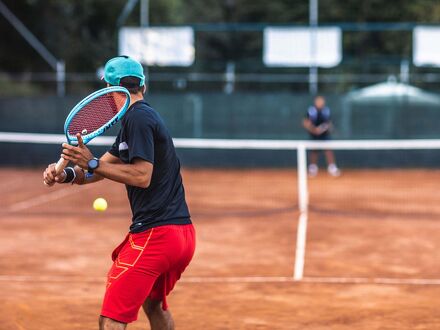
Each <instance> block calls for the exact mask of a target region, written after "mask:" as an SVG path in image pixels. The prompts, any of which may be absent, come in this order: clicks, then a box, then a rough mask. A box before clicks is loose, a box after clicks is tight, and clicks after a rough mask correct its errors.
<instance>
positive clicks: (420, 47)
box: [413, 26, 440, 66]
mask: <svg viewBox="0 0 440 330" xmlns="http://www.w3.org/2000/svg"><path fill="white" fill-rule="evenodd" d="M439 41H440V27H438V26H417V27H415V28H414V30H413V62H414V65H416V66H440V42H439Z"/></svg>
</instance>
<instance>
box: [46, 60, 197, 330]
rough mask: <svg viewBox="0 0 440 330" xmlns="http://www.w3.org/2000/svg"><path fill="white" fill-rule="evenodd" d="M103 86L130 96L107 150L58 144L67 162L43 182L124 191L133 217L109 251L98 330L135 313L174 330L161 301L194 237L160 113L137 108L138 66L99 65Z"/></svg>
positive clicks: (140, 100) (140, 94)
mask: <svg viewBox="0 0 440 330" xmlns="http://www.w3.org/2000/svg"><path fill="white" fill-rule="evenodd" d="M104 71H105V75H104V79H105V81H106V82H107V84H108V85H115V86H116V85H120V86H124V87H126V88H127V89H128V90H129V91H130V95H131V104H130V108H129V109H128V111H127V113H126V115H125V117H124V118H123V120H122V127H121V129H120V131H119V134H118V136H117V138H116V141H115V143H114V144H113V146H112V148H111V149H110V150H109V151H108V152H107V153H105V154H104V155H103V156H102V157H101V158H100V159H97V158H95V157H94V156H93V154H92V153H91V151H90V150H89V149H88V148H87V147H86V146H85V145H84V144H83V143H82V139H81V136H80V135H78V141H79V145H78V146H77V147H74V146H70V145H68V144H63V148H64V149H63V154H62V157H63V158H65V159H68V160H69V161H71V162H73V163H74V164H75V165H76V166H75V168H66V169H65V171H64V172H63V173H62V174H61V175H59V176H56V175H55V166H54V164H51V165H49V166H48V168H47V169H46V170H45V172H44V181H45V182H46V183H47V184H49V185H53V184H54V183H56V182H58V183H69V182H72V183H76V184H88V183H93V182H97V181H99V180H102V179H104V178H106V179H110V180H113V181H116V182H119V183H123V184H125V185H126V188H127V193H128V199H129V201H130V206H131V210H132V213H133V218H132V222H133V223H132V225H131V227H130V232H129V234H128V235H127V236H126V238H125V239H124V241H123V242H122V243H121V244H120V245H119V246H118V247H117V248H116V249H115V250H114V252H113V254H112V259H113V261H114V263H113V266H112V268H111V269H110V271H109V274H108V282H107V290H106V293H105V297H104V302H103V306H102V311H101V317H100V322H99V324H100V329H125V328H126V324H127V323H129V322H132V321H134V320H136V319H137V314H138V311H139V309H140V307H141V306H143V309H144V311H145V313H146V314H147V317H148V319H149V321H150V325H151V329H153V330H156V329H174V322H173V319H172V317H171V314H170V312H169V311H168V306H167V303H166V296H167V295H168V294H169V293H170V291H171V290H172V289H173V287H174V285H175V283H176V282H177V281H178V280H179V278H180V276H181V274H182V272H183V271H184V270H185V268H186V266H187V265H188V264H189V262H190V261H191V259H192V256H193V253H194V248H195V233H194V228H193V226H192V224H191V220H190V214H189V211H188V207H187V204H186V201H185V193H184V188H183V183H182V177H181V175H180V162H179V160H178V158H177V155H176V152H175V149H174V145H173V141H172V139H171V136H170V134H169V133H168V130H167V128H166V127H165V125H164V122H163V121H162V119H161V117H160V116H159V114H158V113H157V112H156V111H155V110H153V109H152V108H151V107H150V106H149V105H148V103H147V102H145V101H144V93H145V91H146V87H145V76H144V73H143V68H142V66H141V64H140V63H138V62H137V61H135V60H133V59H131V58H129V57H127V56H118V57H115V58H113V59H111V60H109V61H108V62H107V64H106V65H105V69H104Z"/></svg>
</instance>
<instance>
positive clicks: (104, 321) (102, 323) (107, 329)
mask: <svg viewBox="0 0 440 330" xmlns="http://www.w3.org/2000/svg"><path fill="white" fill-rule="evenodd" d="M126 326H127V324H125V323H121V322H118V321H115V320H112V319H109V318H108V317H105V316H100V317H99V330H124V329H125V328H126Z"/></svg>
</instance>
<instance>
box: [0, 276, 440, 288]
mask: <svg viewBox="0 0 440 330" xmlns="http://www.w3.org/2000/svg"><path fill="white" fill-rule="evenodd" d="M0 282H39V283H41V282H56V283H103V285H104V284H105V282H106V277H105V276H104V275H103V276H86V277H78V276H69V275H64V276H63V275H53V276H49V275H45V276H32V275H0ZM179 282H182V283H188V284H219V283H220V284H222V283H223V284H240V283H243V284H246V283H248V284H252V283H253V284H258V283H260V284H270V283H291V284H341V285H343V284H348V285H411V286H440V278H432V279H429V278H397V277H396V278H392V277H331V276H329V277H314V276H308V277H303V279H302V280H300V281H298V280H295V279H294V278H293V277H291V276H185V277H183V278H182V279H181V280H180V281H179Z"/></svg>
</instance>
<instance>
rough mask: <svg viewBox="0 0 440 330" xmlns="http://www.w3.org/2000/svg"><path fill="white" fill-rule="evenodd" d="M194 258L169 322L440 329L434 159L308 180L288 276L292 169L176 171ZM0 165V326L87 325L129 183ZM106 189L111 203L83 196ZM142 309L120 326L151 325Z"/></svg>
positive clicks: (121, 221) (125, 215) (94, 313)
mask: <svg viewBox="0 0 440 330" xmlns="http://www.w3.org/2000/svg"><path fill="white" fill-rule="evenodd" d="M183 174H184V180H185V184H186V190H187V197H188V200H189V204H190V208H191V211H192V216H193V221H194V223H195V225H196V230H197V234H198V236H197V238H198V242H197V251H196V255H195V258H194V260H193V262H192V264H191V266H190V267H189V269H188V270H187V271H186V273H185V274H184V277H183V278H182V280H181V281H180V282H179V283H178V285H177V287H176V289H175V291H174V292H173V293H172V294H171V296H170V299H169V302H170V308H171V311H172V312H173V314H174V316H175V320H176V325H177V329H191V330H193V329H313V330H315V329H316V330H318V329H338V330H339V329H341V330H343V329H358V330H372V329H438V328H440V314H439V312H438V306H439V305H440V255H439V253H438V251H439V250H440V231H439V229H440V224H439V215H440V205H438V203H436V200H435V196H436V194H437V193H438V184H437V183H438V182H439V181H440V171H436V170H345V171H344V173H343V176H342V177H340V178H337V179H335V178H331V177H329V176H327V175H326V174H325V173H322V174H320V175H319V176H318V177H317V178H314V179H311V180H309V190H310V212H309V214H308V228H307V245H306V253H305V268H304V278H303V280H302V281H299V282H296V281H293V267H294V263H295V246H296V235H297V223H298V218H299V212H298V207H297V202H296V201H297V196H296V194H297V189H296V187H297V181H296V170H295V169H290V170H289V169H283V170H274V169H272V170H269V169H268V170H244V169H243V170H220V169H217V170H205V169H187V170H185V171H184V173H183ZM41 175H42V174H41V170H25V169H23V170H13V169H2V170H1V171H0V182H1V183H0V203H1V205H0V206H1V211H0V212H1V213H0V217H1V227H0V241H1V242H2V244H1V246H2V249H1V251H0V264H1V269H0V288H1V290H0V291H1V293H2V299H1V300H0V307H1V309H2V313H1V316H0V328H1V329H17V330H21V329H26V330H32V329H39V330H40V329H54V330H55V329H56V330H64V329H95V328H96V327H97V318H98V315H99V311H100V304H101V299H102V296H103V293H104V288H105V281H106V273H107V270H108V269H109V267H110V265H111V259H110V254H111V251H112V249H113V248H114V247H115V246H116V245H117V244H118V243H119V242H120V241H121V240H122V239H123V238H124V235H125V234H126V231H127V228H128V226H129V223H130V211H129V209H128V203H127V201H126V195H125V188H124V187H123V186H122V185H118V184H115V183H112V182H108V181H107V182H101V183H98V184H96V185H91V186H87V187H78V186H60V187H55V188H52V189H48V188H46V187H45V186H43V184H42V182H41V181H42V180H41ZM100 196H102V197H105V198H106V199H107V200H108V202H109V209H108V210H107V211H106V212H105V213H98V212H95V211H94V210H93V209H92V207H91V204H92V202H93V200H94V199H95V198H96V197H100ZM147 328H148V327H147V320H146V318H145V316H144V315H143V314H142V313H140V314H139V320H138V321H137V322H135V323H133V324H131V325H130V326H129V329H147Z"/></svg>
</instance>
